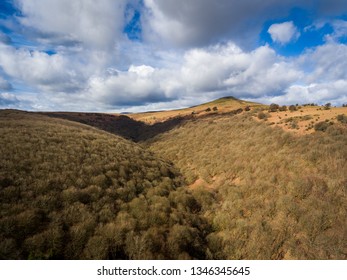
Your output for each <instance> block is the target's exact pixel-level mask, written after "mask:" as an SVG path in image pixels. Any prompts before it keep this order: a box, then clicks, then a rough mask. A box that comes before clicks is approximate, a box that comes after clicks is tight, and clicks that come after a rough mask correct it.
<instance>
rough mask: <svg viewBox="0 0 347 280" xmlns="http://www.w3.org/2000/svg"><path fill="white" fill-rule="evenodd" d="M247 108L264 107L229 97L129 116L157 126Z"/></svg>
mask: <svg viewBox="0 0 347 280" xmlns="http://www.w3.org/2000/svg"><path fill="white" fill-rule="evenodd" d="M246 107H252V108H254V107H262V105H261V104H259V103H254V102H250V101H244V100H240V99H237V98H235V97H232V96H228V97H223V98H219V99H217V100H214V101H211V102H208V103H204V104H199V105H197V106H193V107H190V108H184V109H180V110H170V111H158V112H145V113H136V114H129V116H130V117H131V118H133V119H134V120H137V121H142V122H144V123H147V124H155V123H159V122H165V121H167V120H169V119H172V118H176V117H187V116H192V115H193V116H194V117H205V116H208V115H212V114H223V113H227V112H231V111H234V110H237V109H240V108H243V109H244V108H246Z"/></svg>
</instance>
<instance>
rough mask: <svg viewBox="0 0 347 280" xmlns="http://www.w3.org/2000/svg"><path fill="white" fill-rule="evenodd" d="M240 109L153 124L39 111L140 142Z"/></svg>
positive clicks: (126, 118) (107, 117) (89, 115)
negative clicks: (185, 125) (193, 121)
mask: <svg viewBox="0 0 347 280" xmlns="http://www.w3.org/2000/svg"><path fill="white" fill-rule="evenodd" d="M242 111H243V110H242V109H241V108H240V109H237V110H234V111H231V112H228V113H222V114H217V113H214V112H211V113H210V114H207V115H203V116H199V117H197V116H195V115H188V116H177V117H173V118H170V119H168V120H166V121H163V122H159V123H155V124H153V125H149V124H146V123H144V122H141V121H136V120H134V119H132V118H130V117H128V116H125V115H120V116H114V115H110V114H102V113H74V112H49V113H41V114H43V115H46V116H49V117H54V118H61V119H66V120H70V121H75V122H79V123H82V124H86V125H90V126H92V127H96V128H98V129H101V130H104V131H107V132H109V133H112V134H116V135H119V136H121V137H124V138H126V139H129V140H132V141H134V142H141V141H146V140H149V139H151V138H153V137H155V136H157V135H159V134H162V133H165V132H167V131H170V130H171V129H173V128H175V127H177V126H180V125H182V124H184V123H186V122H187V121H192V120H195V119H206V118H211V117H215V116H216V115H218V116H222V115H229V116H233V115H236V114H240V113H242Z"/></svg>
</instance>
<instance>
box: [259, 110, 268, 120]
mask: <svg viewBox="0 0 347 280" xmlns="http://www.w3.org/2000/svg"><path fill="white" fill-rule="evenodd" d="M268 116H269V115H268V114H265V113H264V112H259V113H258V119H260V120H266V119H267V118H268Z"/></svg>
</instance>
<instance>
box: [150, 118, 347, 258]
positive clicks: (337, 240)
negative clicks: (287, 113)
mask: <svg viewBox="0 0 347 280" xmlns="http://www.w3.org/2000/svg"><path fill="white" fill-rule="evenodd" d="M146 145H147V146H148V147H150V149H151V150H152V151H154V152H156V153H157V154H159V155H161V156H163V157H165V158H167V159H169V160H171V161H172V162H174V164H175V165H176V166H177V167H179V168H180V170H181V172H182V173H183V174H184V175H185V177H186V180H187V181H188V184H190V188H191V189H193V190H194V192H195V196H196V198H197V199H198V200H199V201H200V203H201V204H202V205H203V209H204V211H205V216H206V217H207V218H208V219H209V221H210V222H211V223H212V225H213V228H214V232H213V233H211V234H210V235H209V236H208V238H207V240H208V241H209V243H208V246H209V250H210V252H211V255H210V257H212V258H222V259H225V258H227V259H283V258H284V259H346V258H347V251H346V249H347V248H346V244H347V235H346V232H347V227H346V218H347V213H346V209H347V200H346V187H347V149H346V146H347V127H346V125H331V126H330V127H329V128H328V129H327V130H326V132H325V133H323V132H315V133H313V134H310V135H305V136H300V137H298V136H295V135H294V134H292V133H289V132H285V131H283V130H282V129H281V128H279V127H271V126H269V124H268V123H266V122H258V121H256V120H254V119H253V117H252V114H248V113H245V114H241V115H236V116H214V117H211V118H209V119H200V120H197V121H195V122H190V123H186V124H184V125H183V126H181V127H178V128H175V129H173V130H171V131H170V132H167V133H164V134H162V135H158V136H157V137H155V138H154V139H152V140H150V141H147V143H146Z"/></svg>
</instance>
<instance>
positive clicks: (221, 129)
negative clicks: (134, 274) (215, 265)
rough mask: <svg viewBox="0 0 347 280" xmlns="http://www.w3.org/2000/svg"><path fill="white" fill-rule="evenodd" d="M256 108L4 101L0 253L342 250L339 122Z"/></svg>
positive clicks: (110, 255)
mask: <svg viewBox="0 0 347 280" xmlns="http://www.w3.org/2000/svg"><path fill="white" fill-rule="evenodd" d="M258 113H259V110H258V109H257V110H249V109H248V110H237V111H232V112H231V113H227V114H226V113H223V114H215V113H214V112H212V113H211V114H208V115H204V117H201V118H196V117H195V116H186V117H184V118H182V117H177V118H171V117H170V119H168V120H167V121H164V122H161V123H157V124H154V125H148V124H145V123H142V122H136V121H134V120H130V118H128V117H114V116H112V115H106V116H102V115H101V114H100V115H98V114H94V115H91V114H86V113H83V114H82V113H81V114H77V113H76V114H65V115H64V114H60V113H55V114H50V117H49V116H45V115H43V114H37V113H27V112H21V111H14V110H3V111H0V133H1V138H0V154H1V158H0V201H1V204H0V258H1V259H347V248H346V244H347V227H346V205H347V201H346V187H347V149H346V146H347V126H346V123H345V122H343V121H340V122H338V123H335V124H329V126H327V127H326V129H324V131H321V130H317V131H316V132H314V133H311V134H308V135H295V134H293V133H291V132H286V131H284V130H283V129H282V128H280V127H274V126H272V125H271V124H269V123H268V122H266V121H263V120H259V119H258V118H257V114H258ZM71 116H72V117H71ZM57 117H58V118H57ZM61 118H68V119H69V120H70V121H69V120H63V119H61ZM103 119H104V120H107V122H106V124H105V122H103V121H102V120H103ZM71 120H73V121H78V122H82V123H84V124H81V123H77V122H73V121H71ZM133 123H134V126H133V127H134V131H131V128H132V124H133ZM86 124H89V125H86ZM92 126H94V127H92ZM102 129H103V130H106V131H108V132H105V131H102ZM135 130H136V131H135ZM119 135H120V136H122V137H120V136H119ZM124 137H125V138H127V139H128V140H127V139H125V138H124ZM131 140H134V141H136V142H138V143H135V142H133V141H131Z"/></svg>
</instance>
